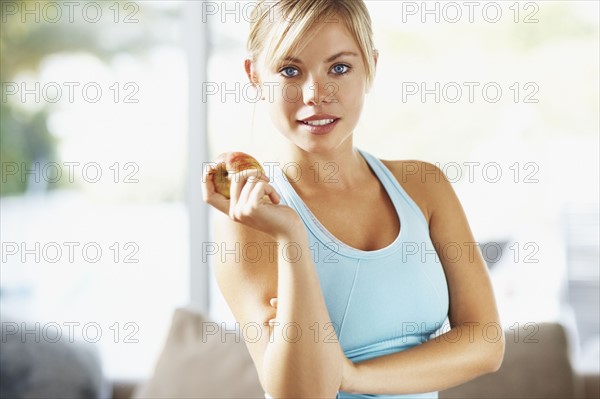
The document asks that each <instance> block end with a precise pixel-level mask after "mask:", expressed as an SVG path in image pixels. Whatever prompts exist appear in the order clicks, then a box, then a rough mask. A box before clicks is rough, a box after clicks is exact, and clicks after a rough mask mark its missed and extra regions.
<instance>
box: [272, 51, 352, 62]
mask: <svg viewBox="0 0 600 399" xmlns="http://www.w3.org/2000/svg"><path fill="white" fill-rule="evenodd" d="M344 56H349V57H358V54H356V53H355V52H352V51H340V52H339V53H337V54H334V55H332V56H331V57H329V58H327V59H326V60H325V62H326V63H327V62H332V61H334V60H336V59H338V58H340V57H344ZM283 60H284V61H291V62H295V63H297V64H302V61H300V60H299V59H298V58H295V57H285V58H284V59H283Z"/></svg>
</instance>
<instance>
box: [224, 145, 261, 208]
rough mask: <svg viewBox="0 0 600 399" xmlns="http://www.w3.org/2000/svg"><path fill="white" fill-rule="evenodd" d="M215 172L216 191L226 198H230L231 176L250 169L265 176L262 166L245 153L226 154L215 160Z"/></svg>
mask: <svg viewBox="0 0 600 399" xmlns="http://www.w3.org/2000/svg"><path fill="white" fill-rule="evenodd" d="M215 163H216V164H217V165H216V168H215V171H214V173H213V174H214V182H215V191H216V192H217V193H219V194H221V195H223V196H224V197H225V198H228V199H229V198H230V193H229V189H230V187H231V175H232V174H233V173H239V172H242V171H244V170H248V169H258V170H259V171H260V174H259V177H260V176H265V170H264V169H263V167H262V166H261V164H260V163H259V162H258V161H257V160H256V159H254V158H253V157H252V156H251V155H248V154H246V153H244V152H239V151H237V152H224V153H223V154H221V155H219V156H218V157H217V159H215Z"/></svg>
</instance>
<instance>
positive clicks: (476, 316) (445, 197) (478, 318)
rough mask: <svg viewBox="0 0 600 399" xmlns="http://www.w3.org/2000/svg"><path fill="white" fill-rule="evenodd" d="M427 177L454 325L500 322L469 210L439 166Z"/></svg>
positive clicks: (431, 217) (436, 242) (432, 226)
mask: <svg viewBox="0 0 600 399" xmlns="http://www.w3.org/2000/svg"><path fill="white" fill-rule="evenodd" d="M423 164H424V165H423V166H424V167H426V168H427V169H428V170H433V169H435V170H436V173H435V174H429V175H426V177H425V178H424V179H423V183H424V186H425V190H426V192H427V203H428V205H427V208H428V211H429V213H430V215H429V234H430V237H431V241H432V242H433V244H434V246H435V248H436V252H437V254H438V256H439V258H440V261H441V263H442V266H443V268H444V273H445V275H446V280H447V282H448V290H449V295H450V309H449V319H450V323H451V324H455V325H459V324H463V323H465V322H474V323H480V327H482V326H484V325H485V324H486V323H490V322H491V323H496V326H498V325H499V323H500V320H499V316H498V310H497V307H496V301H495V298H494V293H493V288H492V283H491V280H490V277H489V273H488V269H487V265H486V262H485V260H484V258H483V255H482V253H481V250H480V249H479V246H478V244H477V243H476V241H475V238H474V237H473V233H472V231H471V228H470V226H469V223H468V221H467V216H466V214H465V211H464V209H463V207H462V205H461V203H460V201H459V199H458V196H457V195H456V193H455V191H454V189H453V187H452V185H451V183H450V182H449V181H448V179H447V178H446V176H445V175H444V173H443V172H442V171H441V170H440V169H439V168H438V167H437V166H435V165H432V164H428V163H426V162H423Z"/></svg>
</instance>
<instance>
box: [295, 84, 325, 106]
mask: <svg viewBox="0 0 600 399" xmlns="http://www.w3.org/2000/svg"><path fill="white" fill-rule="evenodd" d="M329 86H331V83H324V82H323V81H322V80H317V79H307V81H306V82H305V83H304V86H303V87H302V98H303V100H304V104H306V105H310V106H315V105H320V104H321V103H323V102H329V100H330V98H331V90H328V89H330V87H329Z"/></svg>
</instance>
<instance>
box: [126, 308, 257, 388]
mask: <svg viewBox="0 0 600 399" xmlns="http://www.w3.org/2000/svg"><path fill="white" fill-rule="evenodd" d="M221 327H222V326H221V323H218V322H215V321H212V320H209V319H208V318H207V317H205V316H204V315H202V314H201V313H198V312H196V311H193V310H191V309H185V308H180V309H176V310H175V313H174V314H173V319H172V324H171V328H170V331H169V334H168V337H167V341H166V343H165V346H164V348H163V350H162V352H161V354H160V356H159V358H158V361H157V363H156V367H155V370H154V374H153V375H152V377H151V378H150V379H149V380H148V381H146V382H145V383H144V384H142V385H141V386H140V387H139V388H138V389H136V391H135V393H134V395H133V396H134V398H259V397H264V391H263V390H262V387H261V385H260V382H259V379H258V374H257V372H256V369H255V367H254V363H253V362H252V358H251V357H250V353H249V352H248V349H247V348H246V344H245V342H244V340H243V338H242V337H241V335H240V334H238V333H235V332H234V331H232V330H226V329H223V328H221ZM223 327H225V326H224V325H223Z"/></svg>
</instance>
